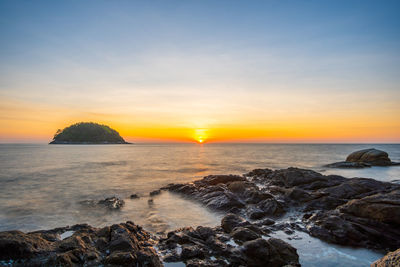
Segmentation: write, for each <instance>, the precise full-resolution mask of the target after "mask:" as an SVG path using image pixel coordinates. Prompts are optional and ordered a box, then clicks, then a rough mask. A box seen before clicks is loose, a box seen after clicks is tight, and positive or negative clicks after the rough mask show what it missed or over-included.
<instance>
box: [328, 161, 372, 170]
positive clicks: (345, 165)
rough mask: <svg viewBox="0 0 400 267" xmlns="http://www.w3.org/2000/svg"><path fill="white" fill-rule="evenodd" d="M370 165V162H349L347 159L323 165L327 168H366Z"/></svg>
mask: <svg viewBox="0 0 400 267" xmlns="http://www.w3.org/2000/svg"><path fill="white" fill-rule="evenodd" d="M371 166H372V165H371V164H369V163H365V162H349V161H339V162H335V163H331V164H327V165H325V167H329V168H350V169H351V168H354V169H359V168H368V167H371Z"/></svg>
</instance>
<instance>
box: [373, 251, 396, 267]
mask: <svg viewBox="0 0 400 267" xmlns="http://www.w3.org/2000/svg"><path fill="white" fill-rule="evenodd" d="M398 266H400V248H399V249H398V250H396V251H393V252H389V253H388V254H386V255H385V256H384V257H382V258H381V259H379V260H377V261H375V262H373V263H372V264H371V267H398Z"/></svg>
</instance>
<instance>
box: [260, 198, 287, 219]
mask: <svg viewBox="0 0 400 267" xmlns="http://www.w3.org/2000/svg"><path fill="white" fill-rule="evenodd" d="M257 208H259V209H261V210H262V211H264V212H265V214H267V215H270V216H280V215H282V214H284V213H285V209H284V207H283V206H282V204H281V203H279V202H278V201H276V199H274V198H272V199H266V200H264V201H261V202H260V203H258V205H257Z"/></svg>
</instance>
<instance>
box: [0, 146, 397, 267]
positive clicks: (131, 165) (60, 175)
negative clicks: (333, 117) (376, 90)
mask: <svg viewBox="0 0 400 267" xmlns="http://www.w3.org/2000/svg"><path fill="white" fill-rule="evenodd" d="M371 147H374V148H377V149H382V150H384V151H387V152H388V153H389V156H390V158H391V159H392V160H393V161H398V162H400V144H351V145H350V144H343V145H340V144H326V145H325V144H204V145H199V144H133V145H47V144H1V145H0V231H2V230H11V229H19V230H23V231H31V230H38V229H49V228H54V227H59V226H65V225H72V224H76V223H89V224H91V225H93V226H104V225H109V224H112V223H119V222H123V221H127V220H131V221H134V222H135V223H137V224H141V225H143V226H144V227H145V228H146V229H147V230H149V231H151V232H153V233H157V232H162V231H168V230H172V229H176V228H178V227H183V226H197V225H208V226H215V225H218V224H219V223H220V219H221V216H222V215H221V214H219V213H215V212H212V211H210V210H207V209H205V208H204V207H203V206H201V205H200V204H197V203H194V202H192V201H190V200H187V199H183V198H181V197H179V196H177V195H175V194H171V193H167V192H164V193H162V194H161V195H158V196H155V197H153V203H149V202H148V200H149V192H151V191H153V190H156V189H158V188H160V187H162V186H164V185H167V184H169V183H182V182H190V181H193V180H196V179H200V178H201V177H203V176H205V175H209V174H229V173H232V174H243V173H246V172H248V171H251V170H252V169H255V168H272V169H279V168H287V167H291V166H293V167H300V168H308V169H313V170H316V171H319V172H322V173H324V174H339V175H343V176H345V177H368V178H374V179H376V180H381V181H393V180H398V179H400V167H396V166H393V167H372V168H366V169H353V170H349V169H347V170H346V169H328V168H325V167H323V165H325V164H328V163H332V162H336V161H342V160H344V159H345V158H346V156H347V155H348V154H349V153H351V152H353V151H355V150H359V149H364V148H371ZM131 194H138V195H139V196H140V198H139V199H133V200H131V199H130V198H129V196H130V195H131ZM110 196H118V197H120V198H123V199H124V200H125V202H126V205H125V206H124V207H123V208H122V209H121V210H119V211H109V210H107V209H101V208H94V207H91V206H88V205H84V204H82V201H86V200H95V201H97V200H101V199H104V198H106V197H110ZM301 240H303V241H293V242H297V243H296V244H293V245H294V246H298V247H302V246H303V245H304V244H303V243H305V242H309V243H311V242H318V245H316V246H317V247H319V248H321V249H322V250H323V251H321V252H320V253H317V254H318V255H317V254H315V257H314V258H313V255H314V253H313V251H312V250H311V249H310V250H309V251H308V252H307V250H306V251H303V252H302V253H303V254H304V255H308V256H303V257H301V258H300V259H301V262H302V264H303V265H304V266H313V265H312V262H313V261H314V262H319V263H321V262H324V261H325V263H330V264H331V263H333V264H334V263H340V259H341V258H342V259H343V257H344V256H343V253H344V254H345V255H347V256H348V257H345V258H346V259H347V260H346V266H365V261H368V262H371V261H373V260H374V259H377V258H379V257H380V256H381V255H382V254H381V253H379V252H373V251H368V250H355V249H349V248H340V247H337V246H335V247H334V246H331V245H328V244H326V243H324V242H321V241H312V240H314V239H308V238H302V239H301ZM310 240H311V241H310ZM290 242H292V241H290ZM301 244H303V245H301ZM321 244H323V245H321ZM311 247H312V246H311ZM302 249H303V250H304V247H303V248H302ZM324 249H325V250H324ZM341 249H343V250H341ZM360 251H361V252H360ZM341 253H342V254H341ZM310 255H311V256H310ZM324 255H325V256H324ZM326 255H328V256H326ZM317 256H318V261H317V258H316V257H317ZM326 266H328V265H326ZM332 266H333V265H332Z"/></svg>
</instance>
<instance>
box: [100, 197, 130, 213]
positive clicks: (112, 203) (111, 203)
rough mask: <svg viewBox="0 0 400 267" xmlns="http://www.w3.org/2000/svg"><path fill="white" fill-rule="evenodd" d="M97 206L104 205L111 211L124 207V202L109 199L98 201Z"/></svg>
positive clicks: (115, 198)
mask: <svg viewBox="0 0 400 267" xmlns="http://www.w3.org/2000/svg"><path fill="white" fill-rule="evenodd" d="M97 204H99V205H104V206H106V207H107V208H109V209H112V210H116V209H120V208H122V207H123V206H124V205H125V201H123V200H122V199H119V198H117V197H109V198H106V199H104V200H100V201H99V202H98V203H97Z"/></svg>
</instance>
